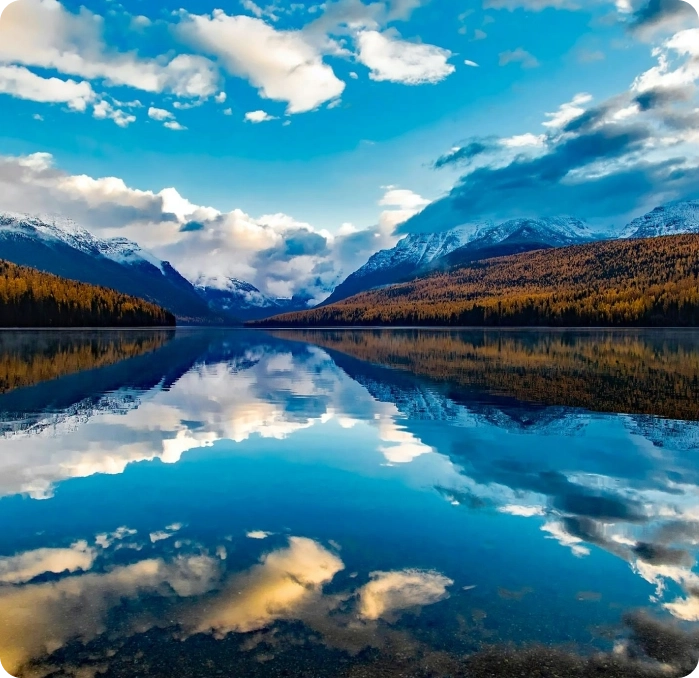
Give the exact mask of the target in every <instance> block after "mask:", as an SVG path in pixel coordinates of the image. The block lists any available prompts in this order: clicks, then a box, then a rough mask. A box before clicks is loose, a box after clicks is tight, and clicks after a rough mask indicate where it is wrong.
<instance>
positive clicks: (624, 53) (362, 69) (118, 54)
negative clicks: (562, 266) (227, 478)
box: [0, 0, 699, 296]
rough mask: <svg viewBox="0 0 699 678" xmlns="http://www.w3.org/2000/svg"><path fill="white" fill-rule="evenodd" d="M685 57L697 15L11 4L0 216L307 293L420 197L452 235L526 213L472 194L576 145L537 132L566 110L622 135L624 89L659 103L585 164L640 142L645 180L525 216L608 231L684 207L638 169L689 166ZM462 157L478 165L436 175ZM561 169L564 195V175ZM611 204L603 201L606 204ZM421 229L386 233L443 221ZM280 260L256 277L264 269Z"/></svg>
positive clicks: (528, 8)
mask: <svg viewBox="0 0 699 678" xmlns="http://www.w3.org/2000/svg"><path fill="white" fill-rule="evenodd" d="M673 40H675V43H674V46H673V43H672V41H673ZM694 44H699V17H697V15H696V14H695V13H694V12H693V10H691V8H690V7H689V5H687V4H685V3H683V2H681V0H650V2H648V0H616V2H615V1H614V0H580V1H579V2H578V1H575V0H467V1H466V2H460V3H455V2H453V1H452V0H431V1H427V0H382V1H378V0H377V1H376V2H361V1H360V0H336V1H335V2H326V3H324V4H315V3H312V2H305V3H304V2H288V1H284V2H275V3H274V4H270V5H266V4H263V3H260V4H256V3H255V2H252V0H243V2H237V1H235V2H234V1H231V2H225V3H221V2H208V1H200V2H192V1H190V0H181V1H180V2H175V3H173V2H148V3H146V2H143V1H142V0H140V1H139V0H125V1H124V2H119V1H118V0H102V1H93V0H91V1H90V2H87V3H85V4H81V3H80V2H68V1H66V2H64V3H63V4H61V3H60V2H59V1H58V0H19V2H16V3H14V4H13V5H11V6H10V7H9V8H8V9H7V10H6V12H5V13H4V14H3V17H2V19H0V156H1V158H0V162H2V165H0V169H2V166H3V165H4V170H2V171H0V209H5V210H12V211H23V212H35V211H41V212H51V213H60V214H62V215H64V216H68V217H71V218H74V219H76V221H78V222H79V223H81V224H82V225H84V226H86V227H87V228H89V229H90V230H93V231H96V232H97V233H99V234H101V235H105V236H114V235H126V236H127V237H131V238H133V239H136V240H138V241H139V242H140V243H141V244H143V245H144V246H146V247H149V248H151V249H153V250H154V251H155V252H156V254H158V255H159V256H162V257H164V258H168V259H170V260H171V261H172V262H173V263H174V264H175V265H176V266H178V267H179V268H181V269H182V270H183V272H184V273H185V274H186V275H187V276H188V277H190V278H192V279H196V278H197V277H198V276H200V275H202V274H211V273H213V274H215V275H235V276H237V277H241V278H246V279H250V280H251V281H252V282H254V283H255V284H257V285H258V286H260V287H262V288H266V289H265V291H268V292H270V293H272V294H280V295H282V296H288V295H290V294H293V293H298V292H300V291H302V290H310V291H311V293H312V294H319V295H322V291H323V290H324V289H326V288H328V287H329V286H332V284H334V283H336V282H337V281H338V280H339V279H341V278H342V277H344V276H345V275H347V274H348V273H350V272H351V270H353V269H354V268H356V266H357V265H361V264H362V263H363V262H364V261H365V260H366V259H367V258H368V256H369V255H370V254H371V253H372V252H373V251H376V249H379V248H381V247H386V246H391V245H392V244H393V243H394V242H395V240H396V234H395V233H394V229H395V227H396V225H397V224H398V223H399V222H400V221H402V220H404V219H406V218H407V217H409V216H410V215H411V214H413V213H414V212H415V211H417V210H419V209H421V208H423V207H424V206H425V205H426V204H427V203H428V202H429V201H434V200H437V199H439V198H441V197H443V196H447V198H446V199H449V200H452V199H453V200H454V201H455V204H457V203H458V204H459V205H460V207H459V210H460V212H459V217H458V220H459V222H469V221H474V222H477V221H479V220H482V219H485V218H489V219H495V220H497V219H498V218H503V219H504V218H507V217H510V216H513V215H517V214H520V213H521V215H522V216H525V215H526V216H528V215H530V214H531V213H532V212H533V211H536V205H537V204H539V203H540V202H542V191H543V195H546V196H549V195H551V186H550V185H548V184H547V185H545V186H543V187H542V186H538V185H537V186H533V188H532V190H531V191H528V193H527V197H526V199H522V198H521V197H520V196H519V195H509V194H508V195H503V194H501V192H499V189H498V190H493V191H492V192H491V191H490V190H489V187H490V182H491V181H494V182H498V181H499V178H498V177H499V174H498V171H499V170H501V169H502V168H503V167H507V166H509V165H511V164H512V163H513V162H519V161H518V160H517V159H518V158H519V159H521V158H522V157H526V158H528V159H532V158H533V159H535V160H537V161H538V159H539V158H540V157H542V156H544V157H545V158H547V157H548V156H549V155H555V154H559V155H560V154H561V152H562V150H565V149H563V148H562V146H561V144H563V143H564V142H565V140H566V139H568V138H569V136H570V134H573V133H575V134H580V135H582V134H583V132H581V131H579V130H578V131H575V132H573V131H571V130H566V129H564V127H565V124H567V122H568V120H567V119H565V118H560V116H559V118H558V122H559V123H560V124H557V125H551V124H549V125H548V126H545V125H544V124H543V123H546V122H547V121H548V122H549V123H551V121H554V122H556V120H557V119H556V118H555V117H553V114H555V113H556V111H559V109H560V107H561V106H565V105H566V103H567V102H571V101H574V100H575V101H578V103H577V104H575V105H574V109H575V111H577V112H578V113H577V114H578V115H581V114H582V113H583V112H585V111H588V110H593V109H594V108H595V107H596V106H602V107H603V108H604V109H605V110H606V111H608V112H609V111H612V112H611V113H610V114H609V116H608V119H606V122H604V121H602V122H603V123H604V124H606V123H608V122H610V121H611V123H612V124H614V125H616V126H617V127H619V124H620V121H626V120H631V122H630V123H629V124H633V125H639V124H641V121H640V117H639V116H640V113H645V112H646V111H645V110H642V111H641V110H640V109H639V110H637V111H635V112H634V111H632V110H631V108H632V107H633V106H634V105H636V104H634V103H633V101H632V97H631V95H630V94H629V92H630V91H631V93H632V94H633V93H634V92H636V93H638V92H641V90H642V91H644V92H645V91H651V90H652V91H653V92H655V90H657V89H658V88H660V89H662V90H663V91H665V90H667V91H671V92H672V93H674V95H673V96H671V97H659V98H662V99H663V102H664V103H663V106H665V108H662V107H660V106H657V105H654V106H649V107H648V109H647V110H649V111H651V113H652V115H653V116H654V119H653V120H652V121H650V120H648V121H645V119H644V122H643V124H645V125H646V127H647V128H648V129H651V128H652V134H651V133H649V134H643V135H641V136H642V137H643V140H642V142H641V141H638V142H636V141H634V142H633V143H634V144H636V145H633V144H631V145H629V146H628V147H624V149H623V153H621V152H619V151H615V153H616V157H615V158H613V159H611V158H609V157H608V156H599V157H597V156H596V157H595V158H592V159H591V160H589V163H588V164H589V166H590V167H592V165H594V164H595V163H597V165H595V166H594V167H592V174H594V175H595V176H597V175H598V174H599V171H600V168H599V167H598V165H599V164H600V163H602V164H605V163H606V169H604V170H603V173H604V172H606V173H609V172H611V173H612V174H614V173H615V172H619V171H622V172H623V171H624V170H623V168H622V169H621V170H620V166H622V165H623V166H624V167H625V168H626V169H628V167H629V163H630V162H631V163H634V162H635V163H638V162H639V157H640V154H641V153H642V152H643V153H644V154H646V152H647V151H648V150H649V149H651V147H652V149H651V150H653V152H654V153H656V154H659V156H658V158H656V159H655V160H656V163H655V165H654V173H653V175H652V177H651V176H650V174H649V171H646V169H644V170H643V173H642V174H643V176H642V177H641V178H639V177H636V176H635V175H634V177H633V178H632V179H629V180H628V181H627V182H626V183H627V184H632V185H633V186H634V188H633V190H631V191H630V193H629V195H628V196H627V195H626V193H627V192H628V191H626V189H625V188H624V187H623V186H622V187H621V188H619V186H617V185H616V184H610V187H609V188H604V187H602V189H601V190H605V191H606V193H605V195H604V200H600V199H599V198H598V195H597V193H595V192H594V191H591V189H590V190H588V189H586V190H584V191H582V192H581V191H579V190H578V188H577V187H576V188H575V189H573V190H572V193H573V194H574V195H569V193H571V191H565V190H564V191H561V194H562V196H563V197H562V198H561V200H560V201H557V200H556V199H552V200H548V199H546V201H545V202H546V203H547V205H548V208H549V209H550V210H553V211H557V212H565V213H571V214H572V215H573V216H579V217H582V218H588V219H592V220H596V223H598V224H600V225H602V226H604V227H608V226H621V225H623V223H624V220H625V219H627V218H628V217H629V216H631V215H633V216H635V215H636V214H638V213H639V212H641V211H643V210H645V209H646V208H649V207H652V206H655V204H657V203H658V201H661V200H665V199H668V200H670V199H681V198H687V197H696V196H693V194H692V193H691V186H690V184H691V183H692V182H690V181H689V179H688V180H687V182H685V184H686V185H685V184H682V185H681V186H680V185H679V184H677V182H675V183H674V184H673V185H672V186H667V185H666V183H667V182H666V181H665V178H660V179H659V178H658V170H657V167H658V166H660V165H659V163H660V164H662V163H664V162H665V161H666V160H667V159H668V158H670V157H675V158H677V157H679V156H681V157H682V160H683V162H682V163H681V169H682V171H683V172H686V171H687V170H688V167H690V166H691V167H694V166H695V164H696V163H694V159H695V158H696V153H697V149H696V146H697V142H696V138H693V137H692V135H691V134H690V133H689V131H688V130H691V129H692V125H693V123H691V122H688V121H687V120H688V118H687V116H688V115H689V116H691V115H692V110H693V109H692V105H696V102H695V100H694V95H695V92H694V88H695V81H696V80H697V79H699V73H698V72H697V71H698V70H699V69H697V68H696V67H695V66H692V65H691V60H692V57H693V56H696V55H695V53H694V52H693V51H692V50H693V49H696V51H697V52H699V47H696V48H694V47H691V45H694ZM686 45H690V47H686ZM654 50H655V51H654ZM683 60H684V61H683ZM467 61H468V62H470V63H469V64H467V63H466V62H467ZM687 64H689V65H687ZM644 74H646V81H647V82H646V84H643V85H638V84H634V83H638V79H639V78H642V77H643V75H644ZM644 82H645V81H644ZM634 88H635V89H634ZM644 88H645V89H644ZM680 89H681V90H682V91H681V93H679V92H678V90H680ZM582 95H587V96H582ZM576 97H578V98H577V99H576ZM624 97H626V98H625V99H624ZM668 98H669V99H670V100H671V101H670V103H669V104H668V105H667V106H669V105H670V104H672V105H673V106H674V105H675V104H677V106H679V107H681V108H682V111H681V113H682V115H684V116H685V118H686V119H685V122H684V123H683V126H682V125H679V126H678V124H677V116H678V115H679V114H680V112H679V111H678V110H675V109H673V110H672V111H669V110H665V109H666V108H667V106H666V105H665V103H666V99H668ZM621 99H624V100H623V101H621ZM570 108H571V106H569V107H568V109H563V110H568V111H570ZM661 108H662V110H661ZM612 109H613V110H612ZM651 109H652V110H651ZM651 113H649V116H647V117H648V118H650V115H651ZM660 113H662V114H663V115H664V114H665V113H667V115H665V117H664V118H663V119H662V121H661V122H660V123H659V122H658V115H657V114H660ZM670 113H672V115H673V117H672V122H670V121H669V120H670V117H669V115H670ZM547 114H549V115H547ZM573 117H575V115H574V116H573ZM637 117H638V118H639V120H638V121H637V120H636V118H637ZM661 117H662V116H661ZM599 124H602V123H599ZM599 124H598V128H599ZM624 124H625V123H624ZM661 127H665V129H664V130H662V129H660V128H661ZM598 128H597V129H598ZM694 129H696V126H694ZM607 133H608V130H605V131H604V132H603V134H604V135H608V134H607ZM672 134H674V135H675V137H673V138H672V139H671V140H668V139H670V137H671V136H672ZM566 135H568V136H566ZM678 135H679V141H678V139H677V137H678ZM635 138H636V137H634V139H635ZM486 139H488V140H491V141H492V140H494V139H496V140H497V142H496V143H495V144H494V148H495V151H497V152H495V151H494V152H493V153H487V154H485V155H484V156H483V157H481V158H477V159H475V160H474V161H471V160H469V162H467V163H464V162H463V161H457V160H458V158H455V159H454V162H452V161H451V159H450V155H449V154H450V153H451V152H452V149H454V148H463V147H465V146H468V144H469V143H472V141H473V140H486ZM507 140H511V141H510V143H508V141H507ZM584 141H585V139H584V138H583V137H581V143H583V142H584ZM479 143H480V142H479ZM489 143H491V142H489ZM639 144H640V145H639ZM660 147H662V148H669V147H671V148H672V151H667V152H661V151H659V150H658V148H660ZM678 147H681V148H680V150H679V151H678V150H676V149H677V148H678ZM37 154H40V155H37ZM692 154H694V155H692ZM690 155H692V162H690V163H689V164H688V158H689V157H690ZM660 156H662V157H660ZM440 157H443V158H446V160H447V161H446V162H444V163H443V165H444V166H443V167H442V168H441V169H439V170H437V169H435V168H434V162H435V161H436V160H437V159H438V158H440ZM462 160H463V159H462ZM614 163H617V166H616V167H613V164H614ZM520 164H521V163H520ZM679 166H680V165H678V166H677V167H675V169H677V168H678V167H679ZM590 167H588V169H590ZM519 169H520V166H519V165H517V167H514V168H512V171H513V172H518V171H519ZM524 169H525V171H526V173H527V179H526V181H527V185H531V182H532V177H531V172H532V169H531V168H530V167H529V166H527V167H526V168H524ZM535 171H538V170H535ZM561 171H562V172H563V175H562V176H563V181H564V182H565V181H566V180H567V179H568V178H570V177H575V176H577V175H580V172H581V168H580V167H579V166H578V164H576V163H575V162H573V163H572V164H569V165H566V166H565V167H564V168H562V170H561ZM471 172H477V174H476V175H475V177H474V181H473V182H472V184H473V187H472V188H470V187H469V181H470V180H467V181H466V183H465V184H464V180H463V177H468V176H469V175H470V173H471ZM576 173H577V175H576ZM583 174H584V172H583ZM517 176H518V177H519V175H517ZM518 180H519V179H518ZM537 181H538V179H537ZM585 181H588V179H587V178H586V179H585ZM508 182H509V183H511V181H510V180H508ZM663 182H665V183H663ZM535 183H536V182H535ZM593 183H594V181H593ZM622 183H623V181H622V179H621V178H619V179H618V181H617V184H619V185H621V184H622ZM695 183H696V182H695ZM625 185H626V184H624V186H625ZM455 186H456V188H454V187H455ZM642 186H645V188H641V187H642ZM164 190H166V192H165V193H163V191H164ZM472 191H475V195H476V196H477V197H478V198H479V199H478V200H474V195H473V194H472ZM615 191H619V193H620V194H623V196H625V197H622V198H620V200H619V201H618V202H615V201H614V200H609V199H607V198H608V196H609V195H611V194H612V193H614V192H615ZM598 193H599V191H598ZM484 194H485V195H489V196H492V199H490V200H485V201H484V200H481V199H480V196H481V195H484ZM580 196H582V197H580ZM458 201H460V202H458ZM476 203H477V205H476ZM590 203H596V204H597V206H598V208H597V209H596V210H595V209H588V207H589V204H590ZM464 205H465V207H464ZM470 205H473V209H470V207H469V206H470ZM500 205H501V206H502V210H501V211H502V213H499V210H500V208H499V206H500ZM586 211H589V214H587V213H585V212H586ZM173 213H174V214H175V217H173V216H172V214H173ZM270 215H273V216H270ZM426 215H427V216H426V217H425V219H423V221H420V220H419V219H418V220H417V221H409V222H408V225H407V226H405V227H402V228H404V229H406V228H407V229H408V230H411V229H412V230H415V229H418V230H419V229H422V230H439V229H441V228H446V227H448V226H453V225H456V224H442V223H441V222H440V223H433V221H434V220H430V219H429V215H430V212H429V210H428V211H426ZM234 222H235V223H234ZM300 241H303V243H304V245H303V246H300V245H299V242H300ZM321 241H322V242H321ZM290 243H291V244H290ZM309 248H310V249H309ZM291 251H293V252H297V255H295V256H288V257H286V259H284V261H283V265H281V270H279V268H280V267H279V265H278V264H279V260H280V256H281V255H280V256H277V254H278V253H279V252H282V253H283V252H287V253H288V252H291ZM261 253H263V254H262V255H261ZM282 258H283V257H282ZM272 260H274V261H275V262H276V263H275V266H277V271H276V275H275V276H273V277H274V280H271V278H270V275H269V271H268V270H266V269H265V267H264V265H263V261H272ZM212 262H213V263H212Z"/></svg>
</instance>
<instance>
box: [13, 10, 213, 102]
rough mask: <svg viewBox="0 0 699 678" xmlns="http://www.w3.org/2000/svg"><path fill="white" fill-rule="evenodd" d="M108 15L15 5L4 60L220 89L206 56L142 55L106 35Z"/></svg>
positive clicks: (132, 82) (195, 93)
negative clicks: (119, 48)
mask: <svg viewBox="0 0 699 678" xmlns="http://www.w3.org/2000/svg"><path fill="white" fill-rule="evenodd" d="M103 30H104V19H103V18H102V17H100V16H99V15H96V14H93V13H92V12H90V11H89V10H87V9H85V8H82V9H81V10H80V12H79V13H77V14H73V13H71V12H69V11H68V10H67V9H65V8H64V7H63V5H61V4H60V3H59V2H58V1H57V0H26V2H21V3H15V4H14V5H13V6H12V7H11V8H9V10H8V11H7V12H5V14H4V16H3V22H2V40H0V63H4V64H6V65H9V64H15V65H22V66H26V67H39V68H45V69H55V70H56V71H58V72H60V73H63V74H66V75H71V76H77V77H80V78H83V79H84V80H91V81H101V82H103V83H104V84H105V85H109V86H124V87H131V88H134V89H139V90H144V91H147V92H158V93H160V92H169V93H172V94H174V95H176V96H180V97H190V98H194V97H208V96H211V95H212V94H214V93H215V92H216V91H217V87H216V85H217V82H218V73H217V69H216V67H215V65H214V64H213V63H212V62H211V61H210V60H209V59H206V58H204V57H202V56H197V55H191V54H179V55H176V56H174V57H170V58H167V59H166V58H159V59H150V58H141V57H138V56H137V55H136V53H135V52H119V51H117V50H114V49H112V48H110V47H108V46H107V45H106V43H105V41H104V39H103V36H102V33H103Z"/></svg>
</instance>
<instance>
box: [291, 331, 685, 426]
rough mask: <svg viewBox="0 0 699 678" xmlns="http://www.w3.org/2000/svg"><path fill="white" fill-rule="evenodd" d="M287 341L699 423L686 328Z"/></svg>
mask: <svg viewBox="0 0 699 678" xmlns="http://www.w3.org/2000/svg"><path fill="white" fill-rule="evenodd" d="M692 334H693V333H692ZM278 336H280V337H282V338H284V339H291V340H298V341H306V342H310V343H313V344H314V345H318V346H322V347H324V348H327V349H331V350H335V351H339V352H342V353H345V354H347V355H350V356H352V357H354V358H357V359H359V360H362V361H366V362H370V363H373V364H376V365H382V366H385V367H390V368H392V369H396V370H403V371H407V372H410V373H412V374H415V375H418V376H421V377H426V378H429V379H431V380H434V381H436V382H440V383H444V384H446V385H447V386H448V387H449V388H454V387H461V388H465V389H475V390H476V391H485V392H487V393H490V394H493V395H501V396H507V397H514V398H516V399H517V400H519V401H528V402H536V403H543V404H546V405H562V406H566V407H581V408H585V409H587V410H592V411H597V412H624V413H627V414H649V415H655V416H661V417H667V418H670V419H685V420H693V421H697V420H699V379H698V377H697V375H699V346H697V345H696V342H695V341H694V338H693V336H691V335H687V334H684V333H682V332H681V331H677V332H668V333H662V334H661V335H658V334H656V333H652V334H647V333H642V332H614V331H608V330H599V331H596V330H590V331H586V332H582V333H577V332H576V333H570V332H566V331H560V332H559V331H556V332H514V331H502V332H498V331H493V330H462V331H431V330H421V329H415V330H354V331H351V330H350V331H348V330H342V331H336V330H298V331H292V332H289V331H285V332H280V333H279V335H278Z"/></svg>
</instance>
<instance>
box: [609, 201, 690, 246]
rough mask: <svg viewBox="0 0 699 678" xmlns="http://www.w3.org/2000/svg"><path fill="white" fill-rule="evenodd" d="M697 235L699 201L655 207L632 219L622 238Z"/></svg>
mask: <svg viewBox="0 0 699 678" xmlns="http://www.w3.org/2000/svg"><path fill="white" fill-rule="evenodd" d="M685 233H699V200H690V201H687V202H678V203H671V204H668V205H662V206H661V207H656V208H655V209H654V210H652V211H651V212H648V214H644V215H643V216H642V217H638V218H637V219H634V220H633V221H632V222H631V223H630V224H629V225H628V226H627V227H626V228H625V229H624V231H623V232H622V235H621V237H622V238H656V237H658V236H661V235H682V234H685Z"/></svg>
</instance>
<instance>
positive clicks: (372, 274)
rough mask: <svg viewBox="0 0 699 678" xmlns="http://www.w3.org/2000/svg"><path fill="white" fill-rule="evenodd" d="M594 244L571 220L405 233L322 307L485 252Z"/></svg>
mask: <svg viewBox="0 0 699 678" xmlns="http://www.w3.org/2000/svg"><path fill="white" fill-rule="evenodd" d="M595 239H596V237H595V234H594V233H593V232H592V231H591V230H590V229H589V228H588V227H587V225H586V224H585V223H584V222H583V221H581V220H580V219H575V218H573V217H548V218H542V219H511V220H510V221H506V222H503V223H501V224H493V223H485V224H480V225H472V224H471V225H467V226H459V227H457V228H453V229H451V230H448V231H443V232H441V233H415V234H410V235H407V236H405V237H404V238H403V239H402V240H400V242H398V244H397V245H396V246H395V247H393V248H392V249H390V250H382V251H380V252H377V253H376V254H374V255H373V256H372V257H371V258H370V259H369V261H367V263H366V264H364V266H362V267H361V268H359V269H357V270H356V271H355V272H354V273H352V275H350V276H349V277H348V278H347V279H346V280H344V281H343V282H342V283H341V284H340V285H338V286H337V287H336V288H335V290H334V291H333V293H332V294H331V295H330V296H329V297H328V298H327V299H326V300H325V302H323V303H324V304H330V303H333V302H336V301H340V300H341V299H346V298H347V297H350V296H352V295H353V294H357V293H359V292H363V291H365V290H368V289H371V288H374V287H379V286H381V285H389V284H391V283H395V282H399V281H400V280H401V279H406V278H410V277H411V276H414V275H421V274H423V273H425V272H428V271H430V270H435V269H437V268H442V267H448V266H454V265H457V264H459V263H465V262H468V261H473V260H474V259H478V258H483V257H482V255H481V256H480V257H479V256H478V252H480V251H486V250H488V256H499V255H501V254H511V253H513V252H515V251H526V250H527V249H538V248H540V247H542V246H543V247H561V246H564V245H572V244H576V243H583V242H588V241H590V240H595ZM500 244H503V248H502V252H499V251H497V250H496V249H495V248H496V247H497V246H498V245H500Z"/></svg>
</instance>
